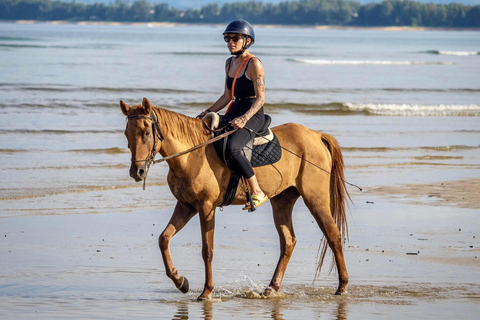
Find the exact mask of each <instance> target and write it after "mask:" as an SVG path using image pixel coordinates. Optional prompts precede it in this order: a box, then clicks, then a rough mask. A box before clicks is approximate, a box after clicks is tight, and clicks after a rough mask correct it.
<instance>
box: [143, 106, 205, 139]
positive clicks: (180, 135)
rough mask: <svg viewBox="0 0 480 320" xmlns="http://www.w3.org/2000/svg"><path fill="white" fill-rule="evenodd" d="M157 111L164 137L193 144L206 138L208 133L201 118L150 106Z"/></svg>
mask: <svg viewBox="0 0 480 320" xmlns="http://www.w3.org/2000/svg"><path fill="white" fill-rule="evenodd" d="M152 110H154V112H156V113H157V115H158V121H159V123H160V128H162V131H163V133H164V135H165V136H166V137H171V138H173V139H176V140H178V141H182V142H186V143H187V144H189V145H191V146H192V147H193V146H196V145H199V144H201V143H203V142H205V141H207V140H208V138H209V137H210V133H209V132H208V130H207V129H205V127H204V126H203V123H202V121H201V120H199V119H196V118H192V117H189V116H186V115H183V114H180V113H177V112H174V111H170V110H166V109H163V108H159V107H157V106H152Z"/></svg>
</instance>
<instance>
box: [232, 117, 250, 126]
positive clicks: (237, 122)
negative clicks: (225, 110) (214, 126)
mask: <svg viewBox="0 0 480 320" xmlns="http://www.w3.org/2000/svg"><path fill="white" fill-rule="evenodd" d="M247 121H248V120H247V118H246V117H245V116H241V117H238V118H235V119H233V120H232V122H231V123H230V126H232V128H233V129H242V128H243V127H245V124H246V123H247Z"/></svg>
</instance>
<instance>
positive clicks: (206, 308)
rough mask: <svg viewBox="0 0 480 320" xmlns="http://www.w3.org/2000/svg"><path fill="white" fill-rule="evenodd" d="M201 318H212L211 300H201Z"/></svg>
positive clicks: (209, 319)
mask: <svg viewBox="0 0 480 320" xmlns="http://www.w3.org/2000/svg"><path fill="white" fill-rule="evenodd" d="M202 309H203V319H205V320H212V319H213V303H212V301H204V302H203V308H202Z"/></svg>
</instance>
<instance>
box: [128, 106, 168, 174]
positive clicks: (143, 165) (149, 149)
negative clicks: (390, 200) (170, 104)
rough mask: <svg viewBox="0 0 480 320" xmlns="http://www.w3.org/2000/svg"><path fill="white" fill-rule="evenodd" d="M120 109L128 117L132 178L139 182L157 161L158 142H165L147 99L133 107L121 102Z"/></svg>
mask: <svg viewBox="0 0 480 320" xmlns="http://www.w3.org/2000/svg"><path fill="white" fill-rule="evenodd" d="M120 108H121V109H122V112H123V114H124V115H125V116H126V117H127V127H126V128H125V136H126V137H127V140H128V148H129V149H130V152H131V154H132V161H131V165H130V176H131V177H132V178H133V179H135V181H137V182H139V181H142V180H145V179H146V178H147V174H148V168H149V167H150V164H151V163H152V162H153V161H154V159H155V154H156V153H157V152H158V149H159V148H160V144H159V143H158V142H159V141H162V140H163V135H162V132H161V131H160V127H159V125H158V120H157V119H158V118H157V115H156V114H155V111H154V110H153V108H152V105H151V104H150V101H148V99H147V98H143V101H142V104H141V105H134V106H133V107H130V106H129V105H127V104H126V103H125V102H123V101H122V100H120Z"/></svg>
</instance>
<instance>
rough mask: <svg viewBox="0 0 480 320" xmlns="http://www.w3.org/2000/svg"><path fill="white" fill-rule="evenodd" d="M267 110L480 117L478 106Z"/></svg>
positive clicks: (316, 106)
mask: <svg viewBox="0 0 480 320" xmlns="http://www.w3.org/2000/svg"><path fill="white" fill-rule="evenodd" d="M265 106H266V108H267V109H270V110H278V109H287V110H290V111H293V112H303V113H317V114H344V115H349V114H364V115H374V116H377V115H379V116H480V105H421V104H393V103H390V104H387V103H385V104H382V103H378V104H376V103H341V102H333V103H326V104H295V103H285V104H267V105H265Z"/></svg>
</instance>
